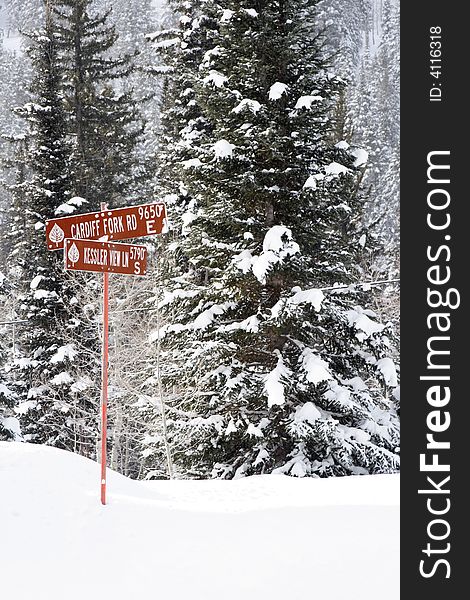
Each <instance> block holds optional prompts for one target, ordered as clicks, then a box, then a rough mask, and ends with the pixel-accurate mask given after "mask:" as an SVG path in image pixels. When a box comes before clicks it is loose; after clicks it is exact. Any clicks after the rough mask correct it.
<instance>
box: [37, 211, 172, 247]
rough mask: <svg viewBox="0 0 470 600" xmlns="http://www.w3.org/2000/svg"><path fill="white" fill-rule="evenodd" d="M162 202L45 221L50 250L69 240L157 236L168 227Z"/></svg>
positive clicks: (106, 239)
mask: <svg viewBox="0 0 470 600" xmlns="http://www.w3.org/2000/svg"><path fill="white" fill-rule="evenodd" d="M166 218H167V215H166V206H165V204H164V203H163V202H158V203H155V204H143V205H141V206H129V207H127V208H117V209H114V210H108V209H106V210H104V209H101V210H100V211H97V212H93V213H85V214H82V215H75V216H70V217H61V218H59V219H51V220H49V221H46V239H47V247H48V248H49V250H62V249H63V247H64V243H65V240H66V239H69V238H70V239H75V240H101V241H110V242H115V241H118V240H130V239H133V238H139V237H147V236H149V235H158V234H160V233H164V232H165V230H166Z"/></svg>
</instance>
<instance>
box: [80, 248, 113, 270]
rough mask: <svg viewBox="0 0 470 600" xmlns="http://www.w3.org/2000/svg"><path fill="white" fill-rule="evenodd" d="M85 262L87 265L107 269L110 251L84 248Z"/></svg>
mask: <svg viewBox="0 0 470 600" xmlns="http://www.w3.org/2000/svg"><path fill="white" fill-rule="evenodd" d="M83 262H84V263H85V264H86V265H97V266H99V267H106V266H107V265H108V251H107V250H105V249H102V248H84V250H83Z"/></svg>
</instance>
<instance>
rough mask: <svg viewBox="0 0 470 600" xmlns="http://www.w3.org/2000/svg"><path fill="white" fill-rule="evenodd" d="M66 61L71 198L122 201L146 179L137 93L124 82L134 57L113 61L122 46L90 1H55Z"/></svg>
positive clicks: (116, 202)
mask: <svg viewBox="0 0 470 600" xmlns="http://www.w3.org/2000/svg"><path fill="white" fill-rule="evenodd" d="M53 10H54V14H55V16H56V18H57V19H58V25H57V31H58V40H59V44H60V50H61V55H62V61H63V85H64V87H65V100H66V112H67V123H68V133H69V134H70V135H71V136H72V137H73V139H74V140H75V142H74V145H73V149H72V153H71V163H70V164H71V170H72V182H73V193H74V195H76V196H79V197H82V198H86V199H87V200H88V201H89V202H90V203H92V206H94V207H98V206H99V203H100V202H109V203H112V205H113V206H118V205H122V204H123V203H126V202H127V203H129V199H126V200H125V199H124V196H125V194H126V193H127V192H128V191H132V189H131V188H132V184H133V183H135V181H136V180H138V179H140V178H141V177H143V176H145V169H144V168H143V167H142V165H139V164H138V161H137V158H136V156H135V148H136V144H137V142H138V140H139V137H140V136H141V134H142V131H143V124H142V123H141V122H139V121H140V114H139V108H138V103H137V101H136V100H135V98H134V95H133V91H132V90H130V91H123V90H121V89H120V88H122V81H123V79H124V78H126V77H127V76H128V75H129V74H130V73H131V72H132V70H133V59H132V56H131V55H122V56H114V55H113V50H114V46H115V44H116V42H117V40H118V34H117V33H116V30H115V27H114V26H110V25H108V16H109V11H108V12H106V13H104V14H102V15H95V14H94V13H93V12H92V11H93V2H92V0H54V2H53Z"/></svg>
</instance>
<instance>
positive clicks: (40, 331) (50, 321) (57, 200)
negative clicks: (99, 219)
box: [9, 4, 77, 448]
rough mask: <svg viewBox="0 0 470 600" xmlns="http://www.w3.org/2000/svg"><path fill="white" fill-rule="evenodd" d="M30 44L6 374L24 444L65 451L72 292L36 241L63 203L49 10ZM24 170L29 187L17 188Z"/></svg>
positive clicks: (62, 138)
mask: <svg viewBox="0 0 470 600" xmlns="http://www.w3.org/2000/svg"><path fill="white" fill-rule="evenodd" d="M30 41H31V44H30V46H29V50H28V53H29V56H30V59H31V61H32V64H33V68H34V73H35V75H34V79H33V84H32V88H31V94H32V101H31V102H29V103H27V104H25V105H24V106H23V107H22V108H21V109H20V110H19V113H20V114H21V115H22V116H23V117H24V119H25V120H26V121H27V123H28V126H29V131H30V135H29V144H28V154H27V157H24V156H23V155H22V154H21V153H22V152H23V150H24V144H23V145H20V146H19V150H18V154H17V157H18V159H19V164H20V166H21V165H24V166H23V167H22V169H23V170H21V169H19V170H18V174H19V177H20V179H22V181H18V183H17V185H16V186H14V188H15V189H14V198H15V203H14V205H13V210H12V211H11V212H12V236H13V238H14V240H13V239H12V245H11V252H10V256H9V267H10V269H12V270H13V271H14V272H15V273H16V278H17V281H18V284H19V287H20V289H21V293H20V295H19V298H18V306H17V313H18V315H19V317H20V318H22V319H25V320H27V321H28V324H27V326H26V327H24V328H22V335H21V337H20V340H19V342H20V343H19V349H20V355H19V356H18V357H17V358H16V360H15V361H14V366H15V367H16V372H17V376H16V384H17V385H18V386H19V387H20V390H21V392H20V394H19V396H20V397H19V402H20V404H19V410H20V414H21V420H22V430H23V433H24V434H25V439H27V440H28V441H32V442H38V443H48V444H52V445H56V446H59V447H63V448H68V447H70V445H69V440H70V428H69V423H68V419H69V417H68V412H69V406H68V402H67V398H68V395H69V394H70V392H71V386H72V384H73V383H74V382H73V379H72V377H71V376H70V374H69V373H68V371H67V364H70V362H71V361H72V360H73V359H74V357H75V356H76V354H77V351H76V349H74V348H73V346H72V345H70V344H69V338H70V330H71V329H72V328H73V327H74V323H73V322H72V321H71V319H70V313H69V309H68V307H69V303H70V302H71V301H72V298H73V291H72V289H71V286H70V285H67V279H66V277H65V275H64V273H63V266H62V264H61V261H60V260H58V257H57V256H56V255H55V254H53V253H51V252H49V251H48V249H47V245H46V242H45V238H44V226H45V221H46V220H47V219H51V218H54V216H55V214H56V210H57V209H58V207H60V206H61V205H63V204H64V203H66V202H68V201H69V200H70V199H71V193H70V190H71V182H70V177H69V172H70V170H69V158H68V156H69V145H68V142H67V139H66V122H65V113H64V110H63V96H62V92H61V63H60V60H59V56H58V51H59V49H58V45H57V37H56V30H55V24H54V22H53V19H52V14H51V11H50V7H49V4H47V5H46V22H45V27H44V29H43V30H42V31H39V32H36V33H32V34H30ZM25 170H27V173H30V178H29V181H24V179H25Z"/></svg>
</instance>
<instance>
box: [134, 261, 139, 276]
mask: <svg viewBox="0 0 470 600" xmlns="http://www.w3.org/2000/svg"><path fill="white" fill-rule="evenodd" d="M140 273H141V268H140V262H136V263H135V265H134V274H135V275H140Z"/></svg>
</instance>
